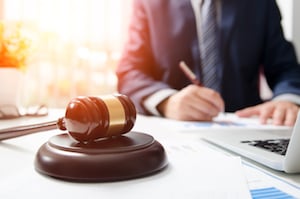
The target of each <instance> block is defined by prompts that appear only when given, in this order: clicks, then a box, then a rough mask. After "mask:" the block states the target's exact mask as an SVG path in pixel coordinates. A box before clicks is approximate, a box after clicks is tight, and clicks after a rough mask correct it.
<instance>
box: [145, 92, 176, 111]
mask: <svg viewBox="0 0 300 199" xmlns="http://www.w3.org/2000/svg"><path fill="white" fill-rule="evenodd" d="M176 92H178V91H177V90H175V89H163V90H160V91H157V92H155V93H154V94H152V95H150V96H149V97H147V98H146V99H145V101H144V103H143V105H144V107H145V108H146V110H147V111H149V112H150V113H151V114H153V115H155V116H161V114H160V113H159V111H158V110H157V106H158V105H159V104H160V103H161V102H162V101H164V100H165V99H166V98H168V97H170V96H171V95H173V94H174V93H176Z"/></svg>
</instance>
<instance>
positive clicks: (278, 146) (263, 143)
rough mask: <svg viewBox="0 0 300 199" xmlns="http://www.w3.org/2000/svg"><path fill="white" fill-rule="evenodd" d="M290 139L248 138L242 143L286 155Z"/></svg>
mask: <svg viewBox="0 0 300 199" xmlns="http://www.w3.org/2000/svg"><path fill="white" fill-rule="evenodd" d="M289 141H290V139H270V140H246V141H242V143H246V144H249V145H251V146H255V147H259V148H263V149H266V150H268V151H271V152H274V153H277V154H279V155H285V154H286V150H287V147H288V145H289Z"/></svg>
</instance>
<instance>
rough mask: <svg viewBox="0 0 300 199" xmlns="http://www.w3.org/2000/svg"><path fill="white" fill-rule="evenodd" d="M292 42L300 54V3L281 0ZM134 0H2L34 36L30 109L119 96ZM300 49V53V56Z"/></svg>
mask: <svg viewBox="0 0 300 199" xmlns="http://www.w3.org/2000/svg"><path fill="white" fill-rule="evenodd" d="M277 2H278V3H279V6H280V9H281V11H282V15H283V27H284V31H285V35H286V37H287V39H289V40H293V41H294V42H295V44H296V46H297V49H298V48H299V50H300V24H299V22H297V21H296V19H297V18H299V17H300V16H297V15H299V13H297V12H296V10H298V9H300V1H299V0H277ZM131 3H132V0H51V1H50V0H0V9H1V12H0V19H1V20H5V21H22V22H23V23H24V24H25V25H26V26H27V27H28V28H29V29H30V30H31V32H32V34H33V35H34V37H33V38H34V41H33V43H34V46H35V51H34V54H33V55H34V56H32V58H31V59H30V61H29V63H28V65H27V69H26V73H25V81H24V85H23V87H24V88H23V94H22V103H23V104H24V105H25V106H31V105H36V104H46V105H48V106H49V107H65V106H66V103H67V102H68V101H69V100H70V98H72V97H75V96H78V95H101V94H107V93H113V92H116V81H117V80H116V76H115V67H116V64H117V62H118V60H119V58H120V55H121V52H122V47H123V45H124V42H125V41H126V37H127V26H128V23H129V20H130V15H131ZM299 50H298V54H299Z"/></svg>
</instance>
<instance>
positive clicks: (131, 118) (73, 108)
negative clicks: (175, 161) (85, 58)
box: [0, 94, 136, 143]
mask: <svg viewBox="0 0 300 199" xmlns="http://www.w3.org/2000/svg"><path fill="white" fill-rule="evenodd" d="M135 120H136V109H135V106H134V104H133V103H132V101H131V100H130V99H129V98H128V97H127V96H125V95H121V94H115V95H104V96H99V97H91V96H90V97H76V98H74V99H72V100H71V101H70V102H69V104H68V105H67V108H66V112H65V116H64V117H62V118H59V119H58V120H57V121H52V122H47V123H40V124H34V125H24V126H19V127H12V128H6V129H2V130H0V141H1V140H5V139H10V138H15V137H19V136H23V135H28V134H32V133H37V132H41V131H47V130H51V129H56V128H58V129H60V130H67V131H68V133H69V135H70V136H71V137H72V138H74V139H75V140H77V141H78V142H82V143H89V142H94V141H96V140H98V139H101V138H110V137H114V136H119V135H121V134H124V133H127V132H129V131H130V130H131V129H132V127H133V126H134V123H135Z"/></svg>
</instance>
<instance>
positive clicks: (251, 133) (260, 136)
mask: <svg viewBox="0 0 300 199" xmlns="http://www.w3.org/2000/svg"><path fill="white" fill-rule="evenodd" d="M203 139H204V140H205V141H208V142H209V143H212V144H214V145H217V146H218V147H221V148H224V149H227V150H229V151H231V152H234V153H236V154H239V155H241V156H243V157H246V158H248V159H251V160H254V161H256V162H258V163H261V164H263V165H265V166H267V167H270V168H272V169H275V170H278V171H283V172H286V173H300V155H299V154H300V112H299V113H298V116H297V120H296V123H295V125H294V127H293V128H292V129H282V128H278V129H273V128H272V129H249V128H245V129H243V128H239V129H237V128H235V129H230V128H228V129H220V130H213V131H212V132H209V133H207V134H205V136H204V137H203Z"/></svg>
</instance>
